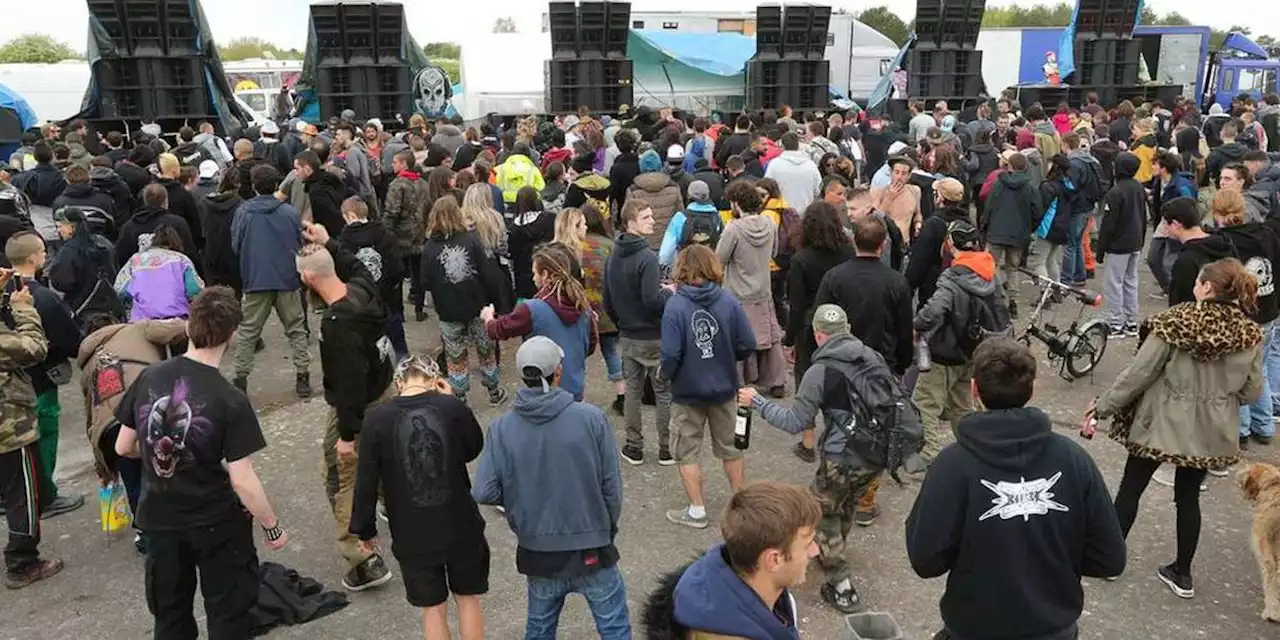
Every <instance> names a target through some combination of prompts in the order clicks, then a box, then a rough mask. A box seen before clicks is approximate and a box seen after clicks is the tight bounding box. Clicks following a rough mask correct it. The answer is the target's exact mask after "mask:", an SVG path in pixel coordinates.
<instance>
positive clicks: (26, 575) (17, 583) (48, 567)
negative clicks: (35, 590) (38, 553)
mask: <svg viewBox="0 0 1280 640" xmlns="http://www.w3.org/2000/svg"><path fill="white" fill-rule="evenodd" d="M59 571H62V561H61V560H59V559H57V558H40V559H39V561H37V562H36V563H35V564H33V565H31V566H29V567H27V568H26V569H23V570H21V571H17V572H14V571H10V572H8V573H6V574H5V578H4V586H6V587H8V588H10V589H21V588H23V587H29V586H31V585H32V584H35V583H37V582H40V581H41V580H44V579H45V578H52V577H53V576H55V575H57V573H58V572H59Z"/></svg>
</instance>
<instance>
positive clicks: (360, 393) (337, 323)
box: [320, 239, 393, 441]
mask: <svg viewBox="0 0 1280 640" xmlns="http://www.w3.org/2000/svg"><path fill="white" fill-rule="evenodd" d="M325 248H326V249H328V250H329V253H330V254H332V255H333V264H334V269H335V271H336V272H337V275H338V277H339V278H341V279H342V281H343V282H345V283H347V295H346V297H345V298H343V299H341V300H338V301H337V302H334V303H333V304H331V305H329V306H328V308H326V309H325V311H324V318H323V319H322V320H321V321H320V365H321V367H322V369H323V371H324V401H325V402H327V403H329V406H331V407H333V409H334V411H335V412H336V413H337V418H338V434H339V437H340V438H341V439H343V440H346V441H351V440H354V439H355V437H356V435H357V434H359V433H360V426H361V424H362V423H363V422H364V412H365V408H366V407H368V406H369V405H370V404H372V403H373V402H375V401H376V400H377V399H378V398H380V397H382V393H383V392H384V391H386V390H387V385H389V384H391V374H392V373H393V371H392V369H393V365H392V357H393V356H392V355H391V351H390V348H391V347H390V344H387V345H386V349H385V350H384V349H382V348H380V347H379V342H380V341H382V339H383V334H384V332H385V327H384V325H385V323H386V319H387V312H386V309H385V307H383V305H382V302H381V301H379V299H378V289H377V285H375V284H374V280H373V275H372V274H370V273H369V270H368V269H366V268H365V266H364V263H362V262H360V259H359V258H357V257H356V256H355V254H353V253H351V252H350V251H347V250H346V249H344V248H342V245H341V244H340V243H339V242H338V241H337V240H332V239H331V240H329V242H328V244H326V245H325Z"/></svg>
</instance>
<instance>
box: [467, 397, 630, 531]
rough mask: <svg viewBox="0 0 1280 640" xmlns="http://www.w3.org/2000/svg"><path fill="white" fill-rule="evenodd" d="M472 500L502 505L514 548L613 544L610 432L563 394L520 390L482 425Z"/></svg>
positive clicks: (614, 463)
mask: <svg viewBox="0 0 1280 640" xmlns="http://www.w3.org/2000/svg"><path fill="white" fill-rule="evenodd" d="M487 440H488V441H487V442H485V446H484V451H483V452H481V454H480V465H479V466H478V467H477V468H476V474H475V486H474V487H473V488H472V489H471V497H472V498H474V499H475V501H476V502H478V503H480V504H496V505H502V506H503V507H504V508H505V509H506V510H507V523H508V524H510V525H511V531H512V532H513V533H515V534H516V539H517V540H518V541H519V544H520V547H522V548H524V549H528V550H529V551H543V552H553V551H581V550H584V549H596V548H599V547H604V546H607V545H609V544H612V543H613V537H614V534H615V533H616V531H617V526H618V518H619V517H620V516H621V515H622V473H621V471H620V470H619V468H618V446H617V443H615V442H614V439H613V427H612V425H610V423H609V419H608V418H606V417H605V415H604V412H602V411H601V410H600V409H599V408H597V407H594V406H592V405H589V404H583V403H581V402H574V400H573V396H572V395H571V394H570V393H569V392H568V391H565V390H564V389H560V388H555V389H551V390H550V391H543V390H542V389H531V388H525V389H521V390H520V391H519V392H518V393H517V394H516V400H515V403H514V404H513V405H512V408H511V411H508V412H507V413H505V414H503V415H502V416H501V417H499V418H498V419H497V420H494V421H493V424H492V425H490V426H489V435H488V437H487Z"/></svg>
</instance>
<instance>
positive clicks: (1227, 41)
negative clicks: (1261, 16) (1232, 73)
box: [1222, 31, 1268, 60]
mask: <svg viewBox="0 0 1280 640" xmlns="http://www.w3.org/2000/svg"><path fill="white" fill-rule="evenodd" d="M1222 48H1223V49H1231V50H1233V51H1239V52H1240V53H1243V54H1245V55H1247V56H1249V57H1251V58H1258V59H1260V60H1266V59H1267V58H1268V55H1267V50H1266V49H1263V48H1262V47H1260V46H1258V43H1256V42H1254V41H1253V40H1250V39H1249V36H1246V35H1244V34H1243V33H1240V32H1239V31H1232V32H1231V33H1228V34H1227V37H1226V38H1224V39H1223V40H1222Z"/></svg>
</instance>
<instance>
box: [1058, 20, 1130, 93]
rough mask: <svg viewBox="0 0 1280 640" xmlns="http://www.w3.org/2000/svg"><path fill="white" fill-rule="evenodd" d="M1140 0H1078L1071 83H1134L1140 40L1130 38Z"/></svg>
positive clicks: (1100, 84)
mask: <svg viewBox="0 0 1280 640" xmlns="http://www.w3.org/2000/svg"><path fill="white" fill-rule="evenodd" d="M1141 4H1142V2H1141V0H1080V10H1079V12H1078V13H1077V14H1076V41H1075V65H1076V71H1075V77H1074V78H1073V79H1072V84H1076V85H1088V86H1097V87H1120V86H1132V85H1136V84H1138V65H1139V64H1141V60H1142V43H1141V42H1140V41H1139V40H1135V39H1134V38H1133V26H1134V24H1135V23H1136V22H1137V19H1138V11H1139V9H1140V7H1141Z"/></svg>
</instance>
